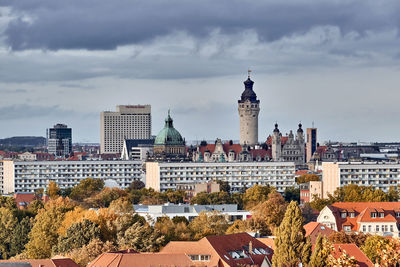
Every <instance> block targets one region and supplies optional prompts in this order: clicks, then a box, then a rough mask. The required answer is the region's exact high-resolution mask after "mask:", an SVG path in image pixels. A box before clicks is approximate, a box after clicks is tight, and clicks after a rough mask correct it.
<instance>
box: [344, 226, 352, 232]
mask: <svg viewBox="0 0 400 267" xmlns="http://www.w3.org/2000/svg"><path fill="white" fill-rule="evenodd" d="M343 230H344V231H345V232H350V231H351V226H348V225H345V226H343Z"/></svg>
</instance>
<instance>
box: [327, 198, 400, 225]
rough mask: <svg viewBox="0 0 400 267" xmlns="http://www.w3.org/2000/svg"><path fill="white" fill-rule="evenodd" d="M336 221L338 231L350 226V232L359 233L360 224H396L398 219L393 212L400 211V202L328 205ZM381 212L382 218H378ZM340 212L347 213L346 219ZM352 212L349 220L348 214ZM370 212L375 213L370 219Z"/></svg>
mask: <svg viewBox="0 0 400 267" xmlns="http://www.w3.org/2000/svg"><path fill="white" fill-rule="evenodd" d="M328 208H329V209H330V210H331V211H332V213H333V215H334V216H335V219H336V225H337V229H338V231H341V230H342V226H343V225H351V227H352V228H351V230H352V231H359V229H358V228H359V226H360V224H359V223H360V222H398V223H400V218H397V217H396V216H395V210H397V209H400V202H336V203H333V204H332V205H329V206H328ZM378 210H379V211H380V212H382V211H383V213H384V217H383V218H381V217H379V216H378V215H379V212H378ZM342 212H345V213H347V216H346V218H342V217H341V216H340V215H341V213H342ZM352 212H354V215H355V216H354V217H353V218H351V217H350V216H348V215H349V213H352ZM371 212H375V213H377V214H376V215H377V216H376V217H371Z"/></svg>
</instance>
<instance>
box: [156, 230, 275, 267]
mask: <svg viewBox="0 0 400 267" xmlns="http://www.w3.org/2000/svg"><path fill="white" fill-rule="evenodd" d="M250 241H251V242H252V246H253V249H255V248H263V249H264V250H265V251H267V252H268V254H267V255H256V254H251V255H250V256H251V258H250V257H249V256H248V252H246V256H247V257H245V258H239V259H234V258H232V256H231V254H230V253H229V252H234V251H235V252H236V251H243V250H246V248H247V249H248V246H249V244H250ZM160 253H175V254H180V253H184V254H187V255H190V254H194V255H199V254H201V255H211V258H210V261H209V262H206V263H207V266H226V265H228V266H237V265H238V264H244V265H247V264H249V265H251V264H253V265H258V266H261V263H262V262H263V261H264V260H265V258H266V257H267V259H268V260H269V261H271V259H272V255H273V250H272V249H271V248H269V247H268V246H267V245H265V244H264V243H263V242H261V241H259V240H257V239H256V238H254V237H252V236H250V235H249V234H247V233H238V234H231V235H221V236H207V237H204V238H202V239H201V240H199V241H189V242H185V241H175V242H169V243H168V244H167V245H166V246H165V247H164V248H163V249H162V250H161V252H160ZM252 262H254V263H252ZM203 263H204V262H203Z"/></svg>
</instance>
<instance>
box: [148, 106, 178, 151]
mask: <svg viewBox="0 0 400 267" xmlns="http://www.w3.org/2000/svg"><path fill="white" fill-rule="evenodd" d="M184 144H185V141H184V140H183V138H182V136H181V134H180V133H179V132H178V131H177V130H176V129H175V128H174V125H173V120H172V118H171V116H170V114H169V110H168V116H167V118H165V126H164V129H162V130H161V131H160V132H159V133H158V135H157V137H156V140H155V141H154V145H184Z"/></svg>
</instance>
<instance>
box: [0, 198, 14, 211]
mask: <svg viewBox="0 0 400 267" xmlns="http://www.w3.org/2000/svg"><path fill="white" fill-rule="evenodd" d="M0 208H6V209H8V210H16V209H17V204H16V203H15V200H14V198H13V197H5V196H0Z"/></svg>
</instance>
